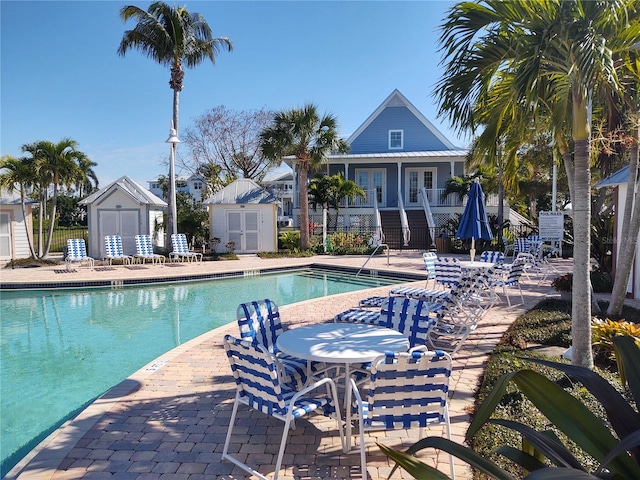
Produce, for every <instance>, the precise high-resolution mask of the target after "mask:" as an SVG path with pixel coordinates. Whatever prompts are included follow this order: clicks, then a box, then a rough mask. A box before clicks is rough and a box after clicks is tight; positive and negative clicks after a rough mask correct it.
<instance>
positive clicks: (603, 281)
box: [551, 268, 611, 292]
mask: <svg viewBox="0 0 640 480" xmlns="http://www.w3.org/2000/svg"><path fill="white" fill-rule="evenodd" d="M591 285H592V287H593V291H594V292H610V291H611V275H610V274H608V273H607V272H604V271H603V270H601V269H599V268H597V269H595V270H593V271H592V272H591ZM551 286H552V287H553V288H555V289H556V290H557V291H559V292H570V291H571V290H572V289H573V273H566V274H564V275H560V276H559V277H557V278H555V279H553V281H552V282H551Z"/></svg>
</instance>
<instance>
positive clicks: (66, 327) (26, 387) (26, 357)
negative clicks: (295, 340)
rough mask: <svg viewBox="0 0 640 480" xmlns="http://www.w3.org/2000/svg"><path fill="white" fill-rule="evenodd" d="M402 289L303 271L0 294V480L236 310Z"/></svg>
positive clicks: (389, 280)
mask: <svg viewBox="0 0 640 480" xmlns="http://www.w3.org/2000/svg"><path fill="white" fill-rule="evenodd" d="M405 281H407V279H402V278H388V277H386V278H385V277H382V276H380V277H370V276H358V277H356V276H355V275H348V274H342V273H338V272H332V271H322V270H317V269H314V270H309V269H307V270H303V271H296V272H288V273H279V274H269V275H258V276H252V277H239V278H225V279H219V280H209V281H206V282H183V283H174V284H166V283H165V284H161V285H146V286H141V287H124V288H118V289H111V288H109V289H103V288H100V289H84V290H55V289H54V290H46V291H45V290H39V291H3V292H2V302H0V378H1V379H2V381H1V382H0V397H1V398H0V418H1V419H2V421H1V424H0V452H1V455H2V457H1V461H2V464H1V472H0V475H2V476H4V475H5V474H6V473H7V472H8V471H9V470H10V469H11V468H12V467H13V466H14V465H15V464H16V463H17V462H18V461H20V459H21V458H22V457H23V456H24V455H26V454H27V453H28V452H29V451H30V450H31V449H33V448H34V447H35V446H36V445H37V444H38V443H39V442H40V441H41V440H42V439H43V438H45V437H46V435H48V434H49V433H51V432H52V431H53V430H54V429H55V428H57V427H58V426H59V425H61V424H62V423H63V422H64V421H65V420H67V419H68V418H70V417H71V416H73V415H74V414H75V413H77V412H78V411H80V410H81V409H82V408H84V407H85V406H86V405H87V404H89V403H90V402H91V401H93V400H94V399H95V398H96V397H98V396H100V395H101V394H102V393H104V392H105V391H106V390H108V389H109V388H111V387H112V386H114V385H116V384H118V383H119V382H120V381H122V380H124V379H125V378H127V377H128V376H129V375H131V374H132V373H133V372H135V371H136V370H138V369H140V368H142V367H143V366H144V365H146V364H148V363H149V362H151V361H152V360H153V359H155V358H157V357H158V356H160V355H162V354H163V353H165V352H167V351H169V350H171V349H172V348H174V347H176V346H178V345H180V344H181V343H183V342H186V341H188V340H191V339H192V338H195V337H197V336H198V335H201V334H202V333H204V332H207V331H209V330H211V329H214V328H216V327H219V326H221V325H225V324H227V323H229V322H234V321H235V319H236V308H237V306H238V304H239V303H242V302H246V301H250V300H256V299H261V298H270V299H272V300H273V301H275V302H276V303H277V304H278V305H287V304H290V303H295V302H299V301H302V300H307V299H311V298H318V297H323V296H326V295H334V294H338V293H347V292H353V291H357V290H362V289H367V288H373V287H377V286H384V285H391V284H393V283H399V282H405Z"/></svg>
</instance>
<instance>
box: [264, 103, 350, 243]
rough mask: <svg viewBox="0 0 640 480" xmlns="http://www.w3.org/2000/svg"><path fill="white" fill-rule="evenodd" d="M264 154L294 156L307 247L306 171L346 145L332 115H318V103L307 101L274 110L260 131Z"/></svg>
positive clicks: (346, 148)
mask: <svg viewBox="0 0 640 480" xmlns="http://www.w3.org/2000/svg"><path fill="white" fill-rule="evenodd" d="M260 143H261V148H262V152H263V154H264V156H265V157H266V158H268V159H270V160H272V161H281V160H282V157H285V156H290V155H291V156H294V157H295V168H296V171H297V172H298V204H299V206H300V248H302V249H303V250H306V249H308V248H309V196H308V173H309V170H315V169H317V168H318V167H319V166H320V165H321V164H322V163H323V162H324V160H325V158H326V156H327V155H328V154H330V153H332V152H339V153H346V152H348V151H349V145H348V144H347V143H346V142H345V141H344V140H343V139H341V138H340V137H339V135H338V122H337V120H336V118H335V117H334V116H333V115H329V114H325V115H324V116H322V117H320V115H319V114H318V107H317V106H316V105H313V104H307V105H305V106H304V107H303V108H301V109H292V110H283V111H281V112H276V113H275V114H274V116H273V122H272V124H271V126H270V127H268V128H266V129H265V130H264V131H263V132H262V133H261V134H260Z"/></svg>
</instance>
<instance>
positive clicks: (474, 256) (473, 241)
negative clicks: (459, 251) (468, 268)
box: [469, 237, 476, 262]
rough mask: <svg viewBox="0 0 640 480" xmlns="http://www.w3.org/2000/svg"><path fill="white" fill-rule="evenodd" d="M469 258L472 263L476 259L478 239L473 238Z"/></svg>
mask: <svg viewBox="0 0 640 480" xmlns="http://www.w3.org/2000/svg"><path fill="white" fill-rule="evenodd" d="M469 256H470V257H471V261H472V262H473V261H474V259H475V258H476V239H475V238H473V237H471V250H469Z"/></svg>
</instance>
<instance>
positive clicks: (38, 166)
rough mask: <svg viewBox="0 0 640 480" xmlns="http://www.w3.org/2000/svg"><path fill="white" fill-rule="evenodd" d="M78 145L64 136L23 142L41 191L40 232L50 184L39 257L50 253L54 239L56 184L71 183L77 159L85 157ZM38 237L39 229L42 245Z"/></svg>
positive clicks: (77, 167)
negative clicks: (46, 225) (48, 212)
mask: <svg viewBox="0 0 640 480" xmlns="http://www.w3.org/2000/svg"><path fill="white" fill-rule="evenodd" d="M77 146H78V142H76V141H75V140H72V139H70V138H63V139H62V140H60V141H59V142H58V143H53V142H50V141H47V140H41V141H39V142H34V143H31V144H28V145H23V146H22V151H23V152H26V153H30V154H31V156H32V158H31V161H32V162H33V166H34V170H35V172H36V175H37V181H38V182H39V183H40V191H41V192H42V196H41V202H40V203H41V205H40V232H42V224H43V219H44V210H45V207H46V201H44V195H46V192H47V191H48V189H49V187H50V186H51V188H53V196H52V198H51V218H50V222H49V232H48V234H47V243H46V245H45V246H44V249H42V248H39V252H38V253H39V256H40V257H41V258H44V257H46V256H47V255H48V254H49V249H50V248H51V241H52V240H53V229H54V227H55V223H56V208H57V203H58V188H59V187H60V186H61V185H66V186H70V185H72V184H73V182H74V181H75V179H76V178H77V177H78V175H79V171H80V167H79V165H78V160H79V159H86V158H87V155H86V154H84V153H83V152H81V151H79V150H77V149H76V147H77ZM41 239H42V233H41V234H40V240H39V243H40V245H42V242H41Z"/></svg>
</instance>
